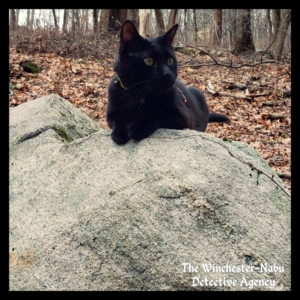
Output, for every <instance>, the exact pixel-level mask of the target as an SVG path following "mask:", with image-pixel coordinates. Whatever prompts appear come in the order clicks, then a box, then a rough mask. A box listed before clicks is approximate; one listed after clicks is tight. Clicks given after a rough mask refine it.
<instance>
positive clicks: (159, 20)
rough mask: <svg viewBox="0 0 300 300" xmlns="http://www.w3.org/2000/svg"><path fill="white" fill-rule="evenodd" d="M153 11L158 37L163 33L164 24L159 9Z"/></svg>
mask: <svg viewBox="0 0 300 300" xmlns="http://www.w3.org/2000/svg"><path fill="white" fill-rule="evenodd" d="M154 11H155V17H156V24H157V32H158V35H163V34H164V33H165V24H164V19H163V15H162V12H161V10H160V9H157V8H155V9H154Z"/></svg>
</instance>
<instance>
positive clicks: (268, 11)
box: [266, 9, 272, 39]
mask: <svg viewBox="0 0 300 300" xmlns="http://www.w3.org/2000/svg"><path fill="white" fill-rule="evenodd" d="M266 17H267V24H268V33H269V34H268V37H269V39H271V36H272V21H271V9H267V11H266Z"/></svg>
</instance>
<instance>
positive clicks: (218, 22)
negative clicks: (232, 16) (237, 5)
mask: <svg viewBox="0 0 300 300" xmlns="http://www.w3.org/2000/svg"><path fill="white" fill-rule="evenodd" d="M214 16H215V18H214V19H215V31H214V35H213V45H221V39H222V9H216V10H215V15H214Z"/></svg>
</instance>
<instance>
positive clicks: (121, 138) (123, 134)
mask: <svg viewBox="0 0 300 300" xmlns="http://www.w3.org/2000/svg"><path fill="white" fill-rule="evenodd" d="M111 138H112V140H113V141H114V142H115V143H117V144H118V145H124V144H126V143H127V142H128V141H129V139H130V138H129V136H128V131H127V128H124V127H116V128H114V129H113V131H112V133H111Z"/></svg>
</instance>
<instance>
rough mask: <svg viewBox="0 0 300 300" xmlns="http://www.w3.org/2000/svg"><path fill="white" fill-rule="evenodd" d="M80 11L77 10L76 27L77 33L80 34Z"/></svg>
mask: <svg viewBox="0 0 300 300" xmlns="http://www.w3.org/2000/svg"><path fill="white" fill-rule="evenodd" d="M78 10H79V9H75V11H74V12H75V27H76V31H77V32H79V26H80V18H79V12H78Z"/></svg>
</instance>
